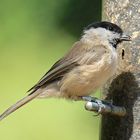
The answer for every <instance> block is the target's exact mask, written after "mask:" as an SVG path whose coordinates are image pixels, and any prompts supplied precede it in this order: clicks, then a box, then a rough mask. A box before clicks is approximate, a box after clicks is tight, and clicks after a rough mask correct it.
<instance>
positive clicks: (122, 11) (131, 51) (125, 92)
mask: <svg viewBox="0 0 140 140" xmlns="http://www.w3.org/2000/svg"><path fill="white" fill-rule="evenodd" d="M103 20H106V21H111V22H113V23H116V24H118V25H119V26H121V27H122V29H123V30H124V31H125V32H127V33H128V34H129V35H131V36H132V42H131V43H130V42H127V43H123V44H122V45H120V46H119V48H118V49H117V51H118V55H119V64H118V70H117V73H116V75H115V76H114V78H113V79H111V80H110V81H109V82H108V84H106V85H105V87H104V90H103V92H104V95H105V96H106V98H107V99H112V100H113V102H114V104H115V105H120V106H124V107H125V108H126V110H127V115H126V116H125V117H122V118H119V117H116V116H109V115H108V116H103V118H102V129H101V140H140V1H139V0H131V1H130V0H104V1H103Z"/></svg>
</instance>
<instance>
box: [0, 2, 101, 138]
mask: <svg viewBox="0 0 140 140" xmlns="http://www.w3.org/2000/svg"><path fill="white" fill-rule="evenodd" d="M100 19H101V1H100V0H86V1H85V0H59V1H58V0H12V1H11V0H1V1H0V112H3V111H4V110H5V109H6V108H7V107H9V106H10V105H12V104H13V103H15V102H16V101H17V100H19V99H20V98H22V97H24V96H25V95H26V94H27V93H26V91H27V90H28V89H29V88H30V87H32V86H33V85H34V84H35V83H36V82H37V81H38V80H39V78H41V76H43V75H44V73H45V72H46V71H47V70H49V68H50V67H51V65H52V64H53V63H54V62H55V61H56V60H58V59H59V58H60V57H62V56H63V55H64V54H65V52H67V51H68V50H69V48H70V47H71V46H72V44H73V43H74V42H75V41H76V40H78V39H79V37H80V35H81V33H82V30H83V28H84V27H85V26H87V25H88V24H89V23H91V22H93V21H99V20H100ZM0 139H1V140H46V139H48V140H58V139H61V140H77V139H79V140H85V139H86V140H87V139H88V140H98V139H99V117H93V113H91V112H88V111H85V109H84V102H72V101H71V102H70V101H65V100H63V99H61V100H58V99H47V100H46V99H42V100H39V99H35V100H33V101H32V102H30V103H29V104H27V105H26V106H24V107H22V108H21V109H19V110H18V111H16V112H15V113H13V114H12V115H10V116H9V117H7V118H6V119H5V120H3V121H2V122H0Z"/></svg>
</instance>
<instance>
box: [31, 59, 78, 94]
mask: <svg viewBox="0 0 140 140" xmlns="http://www.w3.org/2000/svg"><path fill="white" fill-rule="evenodd" d="M75 66H78V63H76V62H74V61H72V60H70V59H68V60H66V59H65V58H62V59H60V60H58V61H57V62H56V63H55V64H54V65H53V66H52V67H51V69H50V70H49V71H48V72H47V73H46V74H45V75H44V76H43V77H42V78H41V79H40V80H39V81H38V82H37V84H35V85H34V86H33V87H32V88H31V89H29V90H28V92H29V91H36V90H37V89H39V88H40V87H41V86H43V85H45V84H47V83H51V82H53V81H55V80H58V79H59V78H62V77H63V75H64V74H66V73H67V72H68V71H69V70H71V69H73V68H74V67H75ZM32 93H33V92H31V94H32Z"/></svg>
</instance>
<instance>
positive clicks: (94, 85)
mask: <svg viewBox="0 0 140 140" xmlns="http://www.w3.org/2000/svg"><path fill="white" fill-rule="evenodd" d="M113 73H114V67H112V66H111V65H108V66H105V67H100V65H99V66H98V65H96V67H95V65H84V66H80V67H78V68H76V69H74V70H73V71H72V72H71V73H69V74H67V75H66V76H65V77H64V78H63V79H62V81H61V83H60V85H61V86H60V91H61V93H62V95H63V96H66V97H67V96H68V97H70V96H72V97H73V96H86V95H89V94H90V93H91V92H94V91H96V90H97V89H98V88H100V87H101V86H102V85H103V84H104V83H105V82H106V81H107V80H108V79H109V78H110V77H111V76H112V75H113Z"/></svg>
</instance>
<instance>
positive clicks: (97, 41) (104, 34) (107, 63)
mask: <svg viewBox="0 0 140 140" xmlns="http://www.w3.org/2000/svg"><path fill="white" fill-rule="evenodd" d="M122 41H130V36H128V35H126V34H124V33H123V30H122V29H121V28H120V27H119V26H117V25H116V24H113V23H110V22H107V21H102V22H96V23H92V24H90V25H89V26H87V27H86V28H85V29H84V31H83V34H82V37H81V38H80V39H79V41H77V42H76V43H75V44H74V45H73V47H72V48H71V50H70V51H69V52H68V53H67V54H66V55H65V56H64V57H62V58H61V59H60V60H58V61H57V62H56V63H55V64H54V65H53V66H52V67H51V69H50V70H49V71H48V72H47V73H46V74H45V75H44V76H43V77H42V78H41V79H40V80H39V81H38V82H37V84H36V85H34V86H33V87H32V88H31V89H30V90H28V92H29V94H28V95H27V96H26V97H24V98H23V99H21V100H19V101H18V102H17V103H15V104H14V105H12V106H11V107H9V108H8V109H7V110H6V111H5V112H4V113H3V114H1V115H0V120H2V119H3V118H5V117H6V116H8V115H9V114H11V113H12V112H14V111H15V110H17V109H18V108H20V107H21V106H23V105H25V104H26V103H28V102H29V101H31V100H33V99H34V98H49V97H58V98H61V97H62V98H66V99H71V100H83V99H84V97H90V96H89V95H90V94H91V93H92V92H95V91H96V90H97V89H99V88H100V87H102V86H103V85H104V84H105V83H106V81H107V80H108V79H109V78H110V77H112V76H113V74H114V73H115V71H116V68H117V63H118V58H117V52H116V48H117V46H118V44H119V43H121V42H122ZM87 99H88V98H87Z"/></svg>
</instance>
